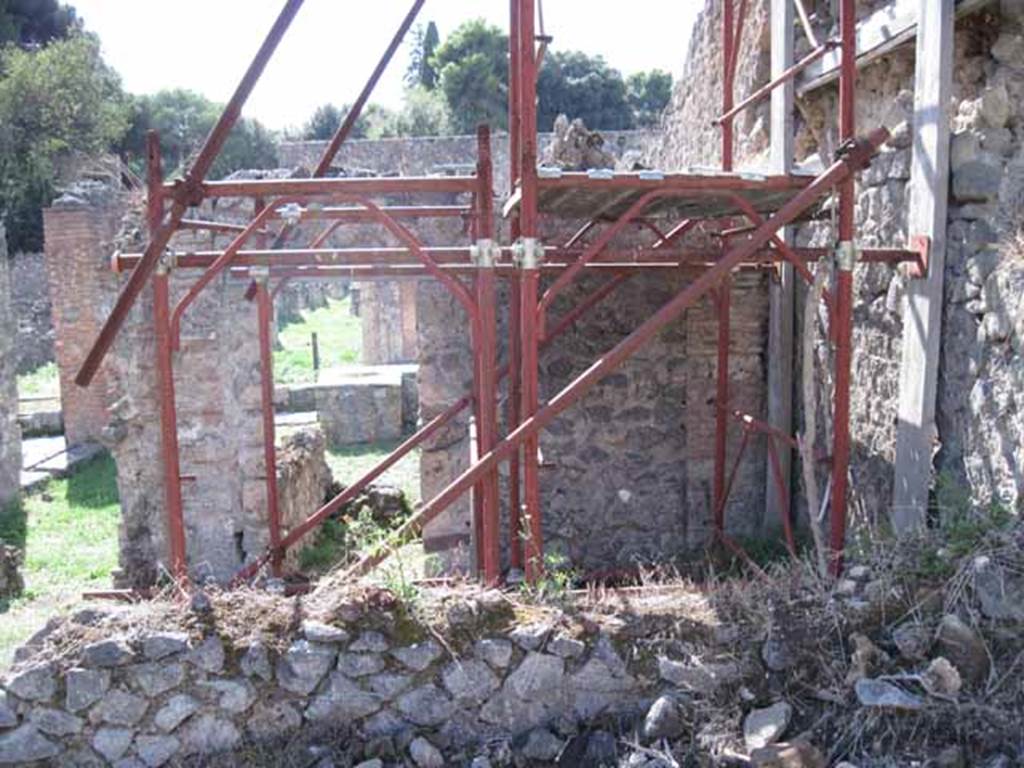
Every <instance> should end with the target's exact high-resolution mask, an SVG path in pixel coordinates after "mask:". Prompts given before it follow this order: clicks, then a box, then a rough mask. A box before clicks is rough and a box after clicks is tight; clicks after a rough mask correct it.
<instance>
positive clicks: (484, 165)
mask: <svg viewBox="0 0 1024 768" xmlns="http://www.w3.org/2000/svg"><path fill="white" fill-rule="evenodd" d="M477 151H478V156H479V160H478V163H477V178H478V179H479V181H480V189H479V191H478V192H477V205H478V218H479V223H478V225H477V235H478V240H477V242H476V244H475V246H474V249H473V250H474V261H475V263H476V267H477V274H476V303H477V308H478V311H479V313H480V323H479V326H480V343H479V344H478V345H477V354H478V365H479V368H478V370H479V380H478V382H477V384H478V389H477V397H476V400H477V402H478V404H479V422H478V423H477V440H478V445H479V454H480V455H481V456H483V455H486V454H488V453H490V452H491V450H492V449H493V448H494V445H495V443H496V442H497V410H496V409H497V393H496V387H497V362H498V361H497V335H498V327H497V316H496V311H495V303H496V301H495V296H496V290H495V281H496V277H495V260H496V258H497V249H496V245H495V242H494V176H493V165H492V157H491V131H490V128H488V127H487V126H486V125H481V126H480V128H479V129H478V130H477ZM481 486H482V491H483V509H482V524H483V525H482V536H481V538H482V546H483V576H484V581H485V583H487V584H488V585H493V584H496V583H497V582H498V580H499V578H500V575H501V517H500V511H499V507H498V471H497V468H495V469H494V470H493V471H491V472H488V473H487V474H486V475H485V476H484V478H483V481H482V482H481Z"/></svg>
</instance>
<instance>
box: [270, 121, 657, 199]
mask: <svg viewBox="0 0 1024 768" xmlns="http://www.w3.org/2000/svg"><path fill="white" fill-rule="evenodd" d="M601 133H602V135H603V136H604V138H605V149H607V150H609V151H611V152H612V153H613V154H615V155H616V156H620V157H621V156H624V155H626V154H629V155H636V156H639V154H640V153H641V152H642V151H643V150H644V149H645V148H646V146H647V145H648V143H649V142H650V140H651V138H652V136H653V135H654V134H653V132H652V131H602V132H601ZM553 137H554V134H551V133H542V134H540V136H539V137H538V152H539V156H540V157H544V155H545V153H546V152H547V150H548V147H549V145H550V144H551V141H552V139H553ZM326 147H327V142H325V141H286V142H283V143H282V144H281V146H280V147H279V148H278V158H279V160H280V163H281V165H283V166H285V167H289V168H295V167H300V166H301V167H304V168H314V167H316V164H317V163H318V162H319V160H320V156H321V155H322V154H323V151H324V149H325V148H326ZM491 148H492V155H493V158H494V188H495V189H496V190H497V191H498V193H499V194H501V195H504V194H505V193H506V192H507V191H508V188H509V159H508V134H506V133H498V132H495V133H492V135H491ZM476 158H477V144H476V136H472V135H466V136H420V137H412V138H397V139H355V140H352V141H346V142H345V143H344V144H343V145H342V147H341V150H340V151H339V152H338V156H337V158H336V159H335V161H334V165H335V166H337V167H341V168H345V169H347V170H349V171H353V172H354V171H364V170H368V171H371V172H373V173H377V174H382V175H388V176H398V175H401V176H428V175H434V174H437V173H445V172H449V171H453V170H457V171H458V172H459V173H473V172H474V170H475V168H476Z"/></svg>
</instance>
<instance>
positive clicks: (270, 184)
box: [164, 176, 477, 204]
mask: <svg viewBox="0 0 1024 768" xmlns="http://www.w3.org/2000/svg"><path fill="white" fill-rule="evenodd" d="M476 184H477V181H476V177H475V176H404V177H397V176H395V177H391V176H388V177H367V178H364V177H359V178H341V179H338V178H335V179H256V180H251V179H247V180H242V181H230V180H229V181H207V182H204V183H202V184H200V185H197V188H198V190H199V192H200V193H201V194H202V197H203V198H204V199H214V198H219V197H267V198H269V197H276V196H285V195H287V196H289V197H293V196H296V195H299V196H301V195H310V196H316V195H346V194H351V195H354V196H360V197H365V196H367V195H405V194H410V193H416V192H435V193H449V194H457V193H461V192H472V191H473V190H474V189H475V187H476ZM164 188H165V190H166V191H167V193H168V195H169V196H171V197H173V198H174V199H175V200H180V199H185V200H188V202H189V204H193V201H192V199H191V198H190V197H188V195H189V190H188V189H187V187H185V185H184V184H183V183H182V182H181V181H175V182H172V183H170V184H166V185H164Z"/></svg>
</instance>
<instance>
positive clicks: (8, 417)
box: [0, 225, 21, 508]
mask: <svg viewBox="0 0 1024 768" xmlns="http://www.w3.org/2000/svg"><path fill="white" fill-rule="evenodd" d="M9 269H10V264H9V262H8V259H7V238H6V233H5V232H4V228H3V226H2V225H0V508H2V507H3V506H4V505H5V504H7V503H8V502H9V501H10V500H11V499H13V498H14V497H15V496H17V495H18V489H19V488H20V482H19V476H20V473H21V427H19V426H18V378H17V354H16V353H15V332H14V313H13V311H12V308H11V300H12V297H11V283H10V272H9Z"/></svg>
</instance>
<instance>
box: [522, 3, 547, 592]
mask: <svg viewBox="0 0 1024 768" xmlns="http://www.w3.org/2000/svg"><path fill="white" fill-rule="evenodd" d="M535 8H536V5H535V0H520V4H519V57H520V58H519V71H520V78H519V100H520V108H519V115H520V123H519V132H520V157H521V159H520V163H519V165H520V174H519V175H520V184H521V188H522V200H521V203H520V229H521V235H522V237H521V240H520V242H519V248H520V253H519V258H520V275H521V278H520V296H519V299H520V338H521V340H522V349H521V350H520V366H521V370H522V383H521V386H522V412H521V414H520V416H521V418H522V419H523V420H527V419H530V418H532V417H533V415H534V414H535V413H536V412H537V410H538V408H539V405H540V393H539V386H538V381H537V373H538V372H537V364H538V343H539V336H538V321H539V318H538V311H537V310H538V291H539V287H540V265H541V260H542V258H543V251H542V248H541V245H540V240H539V238H538V234H539V231H538V223H539V222H538V214H537V202H538V201H537V58H536V46H535V42H536V41H535V40H534V12H535ZM522 471H523V507H524V509H525V512H526V519H527V525H528V527H529V537H528V540H527V552H526V578H527V580H529V581H534V580H536V579H537V578H538V577H539V576H540V575H541V574H542V573H543V570H544V536H543V521H542V520H541V510H540V476H539V475H540V453H539V442H538V438H537V434H536V433H534V434H531V435H530V436H529V437H528V438H527V439H526V440H525V441H524V442H523V467H522Z"/></svg>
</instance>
